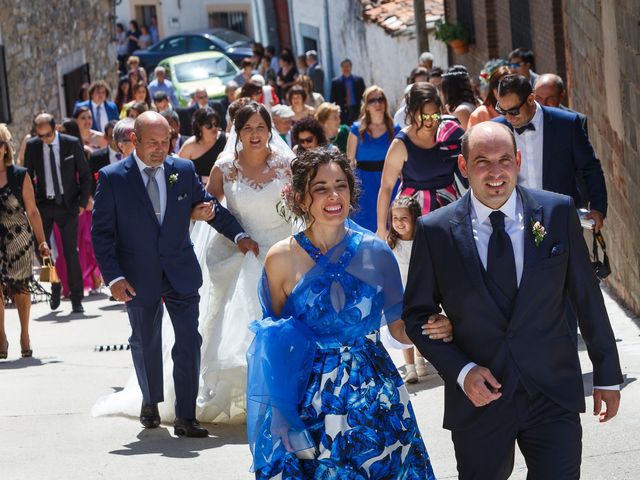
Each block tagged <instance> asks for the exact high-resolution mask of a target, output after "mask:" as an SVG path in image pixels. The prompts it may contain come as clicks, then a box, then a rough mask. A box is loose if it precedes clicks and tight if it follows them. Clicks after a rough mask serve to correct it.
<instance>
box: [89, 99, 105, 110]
mask: <svg viewBox="0 0 640 480" xmlns="http://www.w3.org/2000/svg"><path fill="white" fill-rule="evenodd" d="M102 105H104V104H103V103H96V102H94V101H93V100H91V107H92V108H93V109H95V108H98V107H101V106H102Z"/></svg>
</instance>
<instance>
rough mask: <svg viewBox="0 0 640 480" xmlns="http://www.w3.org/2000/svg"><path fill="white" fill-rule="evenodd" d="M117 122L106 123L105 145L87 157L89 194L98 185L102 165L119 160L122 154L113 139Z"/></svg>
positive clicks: (94, 191) (94, 190) (92, 193)
mask: <svg viewBox="0 0 640 480" xmlns="http://www.w3.org/2000/svg"><path fill="white" fill-rule="evenodd" d="M117 123H118V122H117V121H116V120H111V121H110V122H109V123H107V126H106V127H105V129H104V138H105V140H106V141H107V144H108V145H107V146H106V147H104V148H100V149H98V150H94V151H93V152H91V156H90V157H89V170H90V172H91V187H92V188H91V195H95V194H96V187H97V186H98V171H99V170H100V169H101V168H102V167H106V166H107V165H111V164H112V163H116V162H119V161H120V160H122V158H123V156H122V154H121V153H120V152H119V151H118V146H117V145H116V143H115V141H114V140H113V129H114V127H115V126H116V124H117Z"/></svg>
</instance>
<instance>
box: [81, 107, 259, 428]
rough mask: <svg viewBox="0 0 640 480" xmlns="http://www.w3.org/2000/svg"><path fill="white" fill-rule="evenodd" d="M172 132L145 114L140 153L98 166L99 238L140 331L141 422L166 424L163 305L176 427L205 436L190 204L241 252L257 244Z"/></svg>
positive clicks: (138, 135)
mask: <svg viewBox="0 0 640 480" xmlns="http://www.w3.org/2000/svg"><path fill="white" fill-rule="evenodd" d="M169 137H170V128H169V124H168V123H167V121H166V120H165V119H164V118H163V117H162V116H161V115H160V114H159V113H156V112H145V113H143V114H141V115H140V116H139V117H138V118H137V119H136V122H135V125H134V133H133V134H132V136H131V138H132V140H133V142H134V144H135V150H134V151H133V153H132V154H131V155H130V156H129V157H127V158H126V159H124V160H122V161H120V162H117V163H114V164H112V165H109V166H107V167H105V168H103V169H101V170H100V172H99V179H98V187H97V191H96V196H95V205H94V210H93V226H92V230H91V235H92V240H93V247H94V251H95V255H96V259H97V260H98V263H99V265H100V270H101V272H102V275H103V277H104V280H105V282H106V283H107V284H108V285H109V287H110V288H111V294H112V295H113V297H114V298H115V299H116V300H119V301H125V302H127V313H128V315H129V321H130V323H131V330H132V333H131V338H130V339H129V343H130V344H131V353H132V356H133V363H134V367H135V370H136V375H137V377H138V383H139V384H140V388H141V390H142V397H143V403H142V409H141V412H140V421H141V423H142V425H143V426H144V427H145V428H155V427H157V426H158V425H160V415H159V413H158V407H157V404H158V402H161V401H163V381H162V379H163V376H162V338H161V325H162V314H163V303H164V306H165V307H166V308H167V311H168V312H169V316H170V317H171V322H172V323H173V327H174V331H175V344H174V347H173V350H172V358H173V363H174V367H173V378H174V383H175V390H176V405H175V407H176V420H175V423H174V427H175V433H176V435H186V436H190V437H202V436H207V435H208V432H207V430H206V429H204V428H203V427H201V426H200V424H199V423H198V421H197V420H196V418H195V404H196V396H197V393H198V376H199V372H200V345H201V342H202V339H201V337H200V334H199V333H198V303H199V299H200V297H199V295H198V289H199V287H200V286H201V284H202V272H201V270H200V266H199V264H198V262H197V260H196V255H195V253H194V251H193V246H192V244H191V241H190V239H189V220H190V217H191V214H192V209H195V213H194V214H195V217H197V218H199V219H207V220H210V221H209V223H210V225H211V226H213V227H214V228H215V229H216V230H218V231H219V232H220V233H222V234H223V235H225V236H226V237H228V238H229V239H231V240H232V241H236V243H238V247H239V248H240V249H241V250H242V251H243V252H245V251H246V250H248V249H254V244H255V242H253V240H251V239H250V238H247V237H246V234H245V233H244V232H243V230H242V227H241V226H240V225H239V224H238V222H237V221H236V219H235V218H234V217H233V216H232V215H231V214H230V213H229V212H228V211H227V210H226V209H224V208H223V207H222V206H220V205H219V204H218V202H217V200H216V199H215V198H213V199H212V198H211V197H210V196H209V195H208V194H207V193H206V191H205V190H204V188H203V187H202V184H201V183H200V181H199V179H198V177H197V176H196V174H195V170H194V166H193V162H190V161H187V160H182V159H179V158H177V157H167V152H168V150H169V142H170V139H169ZM211 218H212V220H211ZM254 251H255V250H254Z"/></svg>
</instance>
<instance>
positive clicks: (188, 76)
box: [175, 57, 236, 83]
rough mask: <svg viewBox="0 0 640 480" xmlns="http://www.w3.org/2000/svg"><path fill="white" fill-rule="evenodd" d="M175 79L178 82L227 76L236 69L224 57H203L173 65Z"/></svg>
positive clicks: (233, 73) (232, 73)
mask: <svg viewBox="0 0 640 480" xmlns="http://www.w3.org/2000/svg"><path fill="white" fill-rule="evenodd" d="M175 70H176V80H177V81H178V82H180V83H185V82H196V81H198V80H207V79H208V78H213V77H227V76H230V75H235V74H236V70H235V68H234V67H233V65H232V64H231V62H230V61H229V60H228V59H226V58H224V57H220V58H203V59H202V60H192V61H189V62H184V63H178V64H176V66H175Z"/></svg>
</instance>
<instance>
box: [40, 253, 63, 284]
mask: <svg viewBox="0 0 640 480" xmlns="http://www.w3.org/2000/svg"><path fill="white" fill-rule="evenodd" d="M40 281H41V282H44V283H60V277H58V272H57V271H56V266H55V265H54V264H53V260H51V257H44V258H43V259H42V268H41V269H40Z"/></svg>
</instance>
